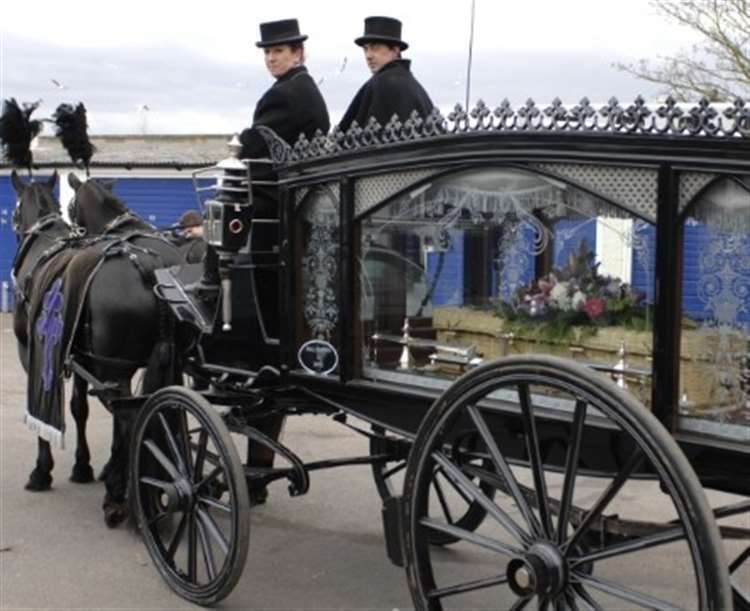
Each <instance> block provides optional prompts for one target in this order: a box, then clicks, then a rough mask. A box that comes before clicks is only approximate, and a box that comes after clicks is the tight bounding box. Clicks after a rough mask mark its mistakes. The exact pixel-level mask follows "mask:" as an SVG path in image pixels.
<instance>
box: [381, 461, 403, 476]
mask: <svg viewBox="0 0 750 611" xmlns="http://www.w3.org/2000/svg"><path fill="white" fill-rule="evenodd" d="M405 468H406V461H405V460H404V461H402V462H400V463H398V464H397V465H396V466H395V467H391V468H390V469H388V470H387V471H383V479H388V478H389V477H392V476H394V475H396V473H398V472H399V471H402V470H403V469H405Z"/></svg>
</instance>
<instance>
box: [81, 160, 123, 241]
mask: <svg viewBox="0 0 750 611" xmlns="http://www.w3.org/2000/svg"><path fill="white" fill-rule="evenodd" d="M114 183H115V181H114V180H102V179H99V178H91V179H89V180H87V181H86V182H83V181H81V180H80V179H79V178H78V177H77V176H76V175H75V174H73V173H70V174H68V184H69V185H70V187H71V188H72V189H73V191H74V193H75V194H74V195H73V199H72V200H71V202H70V204H69V206H68V215H69V217H70V220H71V222H73V223H75V224H76V225H78V226H80V227H83V228H85V229H86V231H87V232H88V233H89V234H90V235H97V234H100V233H103V232H104V231H105V230H106V229H107V228H108V227H110V226H111V224H112V223H113V221H115V220H116V219H117V218H118V217H120V216H122V215H123V214H126V213H128V212H130V210H128V207H127V206H126V205H125V203H124V202H123V201H122V200H121V199H120V198H119V197H117V196H116V195H115V194H114V193H113V192H112V187H113V186H114Z"/></svg>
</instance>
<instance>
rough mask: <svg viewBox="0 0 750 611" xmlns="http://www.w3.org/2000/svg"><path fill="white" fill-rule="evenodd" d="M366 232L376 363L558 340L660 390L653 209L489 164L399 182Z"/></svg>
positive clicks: (428, 366)
mask: <svg viewBox="0 0 750 611" xmlns="http://www.w3.org/2000/svg"><path fill="white" fill-rule="evenodd" d="M357 235H358V236H359V257H360V259H359V275H358V281H359V287H358V291H357V292H358V294H359V306H358V307H359V315H360V320H359V324H360V329H359V333H358V337H361V347H362V363H363V370H364V375H365V376H366V377H369V378H373V379H383V378H393V376H394V375H397V374H402V375H408V376H411V377H412V379H416V378H421V379H422V380H423V381H424V382H425V383H429V381H430V380H434V379H450V378H452V377H454V376H456V375H458V374H460V373H461V372H463V371H464V370H466V368H468V367H471V366H474V365H476V364H477V363H479V362H480V361H481V360H482V359H492V358H497V357H500V356H504V355H507V354H517V353H527V352H528V353H532V352H533V353H547V354H556V355H561V356H565V357H568V358H570V357H572V358H575V359H577V360H580V361H582V362H587V363H592V364H595V365H597V366H598V367H600V368H602V369H603V370H607V371H610V373H611V374H612V375H613V376H615V377H616V378H617V380H618V382H619V383H620V384H622V385H623V386H627V387H629V388H631V389H632V390H633V391H634V392H636V393H637V394H638V396H639V397H640V398H641V399H643V400H644V401H649V400H650V394H651V391H650V388H651V365H650V358H651V351H652V347H651V343H652V334H651V318H652V312H651V304H650V302H651V296H652V295H653V284H654V248H653V246H654V232H653V227H652V226H651V225H650V224H649V223H647V222H645V221H643V220H642V219H640V218H638V217H636V216H634V215H633V214H631V213H629V212H627V211H625V210H623V209H621V208H618V207H616V206H614V205H612V204H610V203H608V202H606V201H604V200H603V199H601V198H597V197H595V196H592V195H590V194H589V193H586V192H584V191H582V190H580V189H576V188H574V187H571V186H570V185H568V184H567V183H563V182H559V181H556V180H552V179H550V178H547V177H545V176H541V175H538V174H535V173H532V172H528V171H523V170H518V169H511V168H495V167H487V168H480V169H472V170H465V171H461V172H457V173H453V174H450V175H445V176H442V177H440V178H437V179H434V180H432V181H430V182H427V183H424V184H422V185H421V186H419V187H416V188H415V189H413V190H411V191H410V192H408V193H406V194H404V195H401V196H398V197H397V198H396V199H394V200H391V201H390V202H388V203H386V204H385V205H384V206H381V207H380V208H378V209H376V210H375V211H374V212H373V213H372V214H370V215H368V216H367V217H365V218H364V219H363V220H362V221H361V223H360V225H359V227H358V232H357Z"/></svg>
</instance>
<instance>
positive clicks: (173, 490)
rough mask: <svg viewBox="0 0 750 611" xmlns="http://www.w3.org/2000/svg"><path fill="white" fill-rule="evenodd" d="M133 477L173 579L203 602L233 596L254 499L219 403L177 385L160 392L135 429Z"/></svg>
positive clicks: (152, 545)
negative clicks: (251, 500) (220, 415)
mask: <svg viewBox="0 0 750 611" xmlns="http://www.w3.org/2000/svg"><path fill="white" fill-rule="evenodd" d="M130 482H131V490H132V496H133V504H134V508H135V513H136V518H137V521H138V525H139V527H140V531H141V534H142V536H143V539H144V542H145V543H146V547H147V549H148V551H149V554H150V555H151V559H152V560H153V562H154V564H155V565H156V568H157V569H158V571H159V573H160V574H161V575H162V577H163V578H164V580H165V581H166V582H167V584H168V585H169V587H170V588H172V590H174V591H175V592H176V593H177V594H179V595H180V596H181V597H182V598H185V599H186V600H189V601H191V602H193V603H196V604H199V605H212V604H215V603H217V602H218V601H220V600H222V599H223V598H225V597H226V596H227V595H228V594H229V593H230V592H231V591H232V589H233V588H234V586H235V585H236V583H237V581H238V580H239V578H240V576H241V575H242V571H243V568H244V566H245V560H246V558H247V550H248V544H249V539H250V521H249V509H250V503H249V501H248V495H247V487H246V484H245V477H244V472H243V467H242V462H241V461H240V459H239V456H238V455H237V450H236V449H235V447H234V444H233V443H232V439H231V436H230V434H229V431H228V430H227V428H226V426H225V425H224V423H223V421H222V420H221V418H220V417H219V415H218V414H217V413H216V411H215V410H214V409H213V407H212V406H211V404H210V403H208V402H207V401H206V400H205V399H204V398H203V397H201V396H200V395H199V394H197V393H195V392H194V391H191V390H187V389H185V388H182V387H177V386H173V387H168V388H164V389H162V390H160V391H158V392H157V393H155V394H154V395H152V396H151V397H150V398H149V400H148V401H147V402H146V404H145V405H144V406H143V408H142V409H141V411H140V413H139V415H138V418H137V420H136V423H135V427H134V429H133V437H132V445H131V462H130ZM175 524H176V526H174V525H175ZM165 525H171V526H173V527H172V528H169V527H166V526H165Z"/></svg>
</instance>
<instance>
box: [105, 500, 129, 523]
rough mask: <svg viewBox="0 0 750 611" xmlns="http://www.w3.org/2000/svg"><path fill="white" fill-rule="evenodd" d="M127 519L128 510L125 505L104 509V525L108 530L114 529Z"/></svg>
mask: <svg viewBox="0 0 750 611" xmlns="http://www.w3.org/2000/svg"><path fill="white" fill-rule="evenodd" d="M127 519H128V508H127V506H126V505H125V504H122V505H119V504H113V505H109V506H107V507H105V508H104V523H105V524H106V525H107V527H108V528H116V527H117V526H119V525H120V524H122V523H123V522H124V521H125V520H127Z"/></svg>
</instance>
